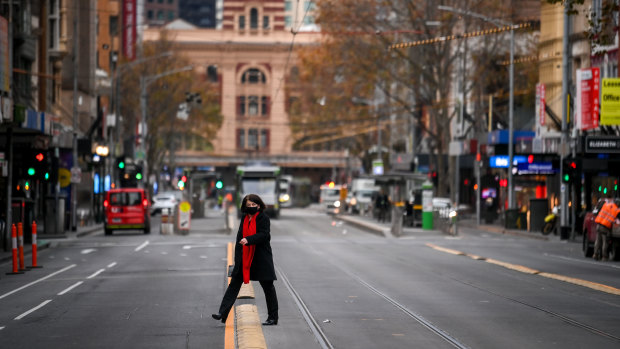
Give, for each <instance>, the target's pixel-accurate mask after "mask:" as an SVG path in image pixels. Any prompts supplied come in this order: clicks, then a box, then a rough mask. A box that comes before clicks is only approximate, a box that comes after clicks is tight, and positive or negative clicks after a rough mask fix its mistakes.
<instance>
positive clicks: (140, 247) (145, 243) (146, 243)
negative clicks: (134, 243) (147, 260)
mask: <svg viewBox="0 0 620 349" xmlns="http://www.w3.org/2000/svg"><path fill="white" fill-rule="evenodd" d="M148 244H149V241H148V240H146V241H145V242H143V243H142V245H140V246H138V247H136V249H135V251H136V252H138V251H140V250H141V249H143V248H145V247H146V246H147V245H148Z"/></svg>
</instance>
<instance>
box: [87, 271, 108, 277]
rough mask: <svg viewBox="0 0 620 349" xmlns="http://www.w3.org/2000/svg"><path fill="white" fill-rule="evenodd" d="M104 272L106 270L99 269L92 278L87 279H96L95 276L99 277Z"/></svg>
mask: <svg viewBox="0 0 620 349" xmlns="http://www.w3.org/2000/svg"><path fill="white" fill-rule="evenodd" d="M104 271H105V269H99V270H97V271H96V272H94V273H93V274H92V275H91V276H89V277H87V279H92V278H94V277H95V276H97V275H99V274H101V273H103V272H104Z"/></svg>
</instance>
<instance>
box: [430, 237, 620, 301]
mask: <svg viewBox="0 0 620 349" xmlns="http://www.w3.org/2000/svg"><path fill="white" fill-rule="evenodd" d="M426 246H428V247H430V248H432V249H434V250H437V251H440V252H444V253H449V254H452V255H455V256H465V257H469V258H471V259H473V260H481V261H485V262H487V263H490V264H494V265H498V266H501V267H504V268H507V269H510V270H514V271H518V272H520V273H525V274H530V275H538V276H542V277H545V278H548V279H554V280H558V281H563V282H567V283H569V284H573V285H578V286H583V287H587V288H591V289H593V290H596V291H600V292H605V293H609V294H613V295H617V296H620V289H618V288H615V287H612V286H608V285H603V284H599V283H596V282H592V281H588V280H583V279H578V278H573V277H569V276H564V275H559V274H553V273H545V272H542V271H539V270H536V269H532V268H528V267H526V266H523V265H519V264H512V263H507V262H502V261H499V260H496V259H492V258H485V257H481V256H478V255H474V254H469V253H465V252H461V251H458V250H453V249H449V248H445V247H441V246H437V245H435V244H431V243H427V244H426Z"/></svg>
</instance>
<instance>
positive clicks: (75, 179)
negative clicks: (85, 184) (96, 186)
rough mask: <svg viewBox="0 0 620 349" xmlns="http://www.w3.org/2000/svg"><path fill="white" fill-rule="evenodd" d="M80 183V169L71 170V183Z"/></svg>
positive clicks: (73, 168)
mask: <svg viewBox="0 0 620 349" xmlns="http://www.w3.org/2000/svg"><path fill="white" fill-rule="evenodd" d="M81 181H82V169H80V168H79V167H72V168H71V183H75V184H79V183H80V182H81Z"/></svg>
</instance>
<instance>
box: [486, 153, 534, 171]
mask: <svg viewBox="0 0 620 349" xmlns="http://www.w3.org/2000/svg"><path fill="white" fill-rule="evenodd" d="M524 162H527V157H526V156H523V155H515V156H513V157H512V163H513V164H514V165H518V164H521V163H524ZM509 163H510V157H509V156H508V155H496V156H491V158H490V159H489V166H490V167H491V168H508V164H509Z"/></svg>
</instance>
